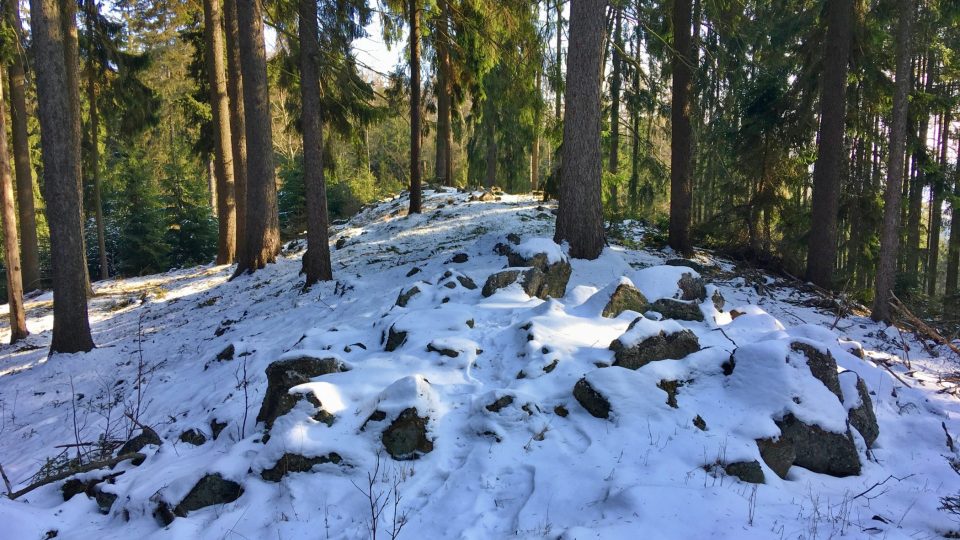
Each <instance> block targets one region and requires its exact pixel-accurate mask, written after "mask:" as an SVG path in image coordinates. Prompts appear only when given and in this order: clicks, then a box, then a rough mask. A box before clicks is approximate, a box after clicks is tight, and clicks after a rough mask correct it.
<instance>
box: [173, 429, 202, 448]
mask: <svg viewBox="0 0 960 540" xmlns="http://www.w3.org/2000/svg"><path fill="white" fill-rule="evenodd" d="M180 440H181V441H183V442H185V443H187V444H192V445H194V446H200V445H202V444H203V443H205V442H207V436H206V435H204V434H203V433H202V432H201V431H200V430H198V429H194V428H190V429H188V430H186V431H184V432H183V433H181V434H180Z"/></svg>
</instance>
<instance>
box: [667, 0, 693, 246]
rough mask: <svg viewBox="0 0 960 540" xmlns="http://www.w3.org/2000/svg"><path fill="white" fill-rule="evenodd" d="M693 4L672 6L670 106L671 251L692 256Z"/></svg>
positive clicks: (680, 0)
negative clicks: (691, 120)
mask: <svg viewBox="0 0 960 540" xmlns="http://www.w3.org/2000/svg"><path fill="white" fill-rule="evenodd" d="M690 11H691V5H690V0H674V2H673V13H672V19H673V49H674V51H673V56H672V60H671V66H672V68H673V96H672V99H671V104H670V130H671V131H670V239H669V242H670V247H672V248H673V249H675V250H677V251H678V252H680V253H682V254H685V255H686V254H689V253H690V252H691V251H692V249H693V246H691V244H690V210H691V204H692V202H693V200H692V197H693V193H692V186H693V177H692V173H693V170H692V169H693V167H692V164H691V158H692V155H691V154H692V151H693V142H692V141H693V131H692V128H691V125H690V108H691V99H690V98H691V89H692V84H691V81H692V79H691V70H692V66H693V51H692V39H691V36H690V32H691V29H690V17H691V14H690Z"/></svg>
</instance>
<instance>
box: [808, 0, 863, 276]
mask: <svg viewBox="0 0 960 540" xmlns="http://www.w3.org/2000/svg"><path fill="white" fill-rule="evenodd" d="M826 18H827V36H826V39H825V43H824V47H823V75H822V76H821V77H822V78H821V80H820V133H819V136H818V137H817V138H818V140H819V145H818V147H817V163H816V165H815V166H814V169H813V208H812V210H811V219H810V223H811V225H810V235H809V238H808V242H807V280H808V281H812V282H813V283H815V284H817V285H819V286H821V287H824V288H827V289H829V288H830V287H831V285H832V284H833V269H834V266H835V265H836V261H837V212H838V210H839V207H840V188H841V186H842V182H841V178H840V174H841V171H842V168H843V167H842V165H843V157H844V146H843V134H844V130H845V128H846V114H847V66H848V64H849V62H848V60H849V57H850V41H851V35H852V26H853V0H830V1H828V2H827V3H826Z"/></svg>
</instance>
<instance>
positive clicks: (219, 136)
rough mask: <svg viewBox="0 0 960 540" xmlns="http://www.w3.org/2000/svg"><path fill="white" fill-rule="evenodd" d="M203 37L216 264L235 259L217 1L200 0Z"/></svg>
mask: <svg viewBox="0 0 960 540" xmlns="http://www.w3.org/2000/svg"><path fill="white" fill-rule="evenodd" d="M203 19H204V29H203V37H204V40H205V41H206V51H205V53H206V67H207V83H208V84H209V86H210V112H211V113H212V116H213V172H214V176H215V177H216V186H217V189H216V192H217V223H218V225H219V226H218V228H217V229H218V233H219V234H218V237H217V264H230V263H232V262H233V259H234V257H235V256H236V249H237V246H236V237H237V209H236V200H235V199H234V194H235V186H234V179H233V148H232V147H231V146H230V145H231V141H230V103H229V100H228V98H227V80H226V74H225V72H224V47H223V33H222V32H223V19H222V15H221V11H220V0H203Z"/></svg>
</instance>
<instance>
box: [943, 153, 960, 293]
mask: <svg viewBox="0 0 960 540" xmlns="http://www.w3.org/2000/svg"><path fill="white" fill-rule="evenodd" d="M957 164H958V166H957V170H956V173H955V174H954V178H953V194H954V196H955V197H956V198H955V199H954V203H953V204H952V205H951V207H950V240H949V242H948V244H947V284H946V286H945V288H944V295H945V296H948V297H949V296H952V295H954V294H956V293H957V278H958V277H960V204H957V201H960V137H958V138H957Z"/></svg>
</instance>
